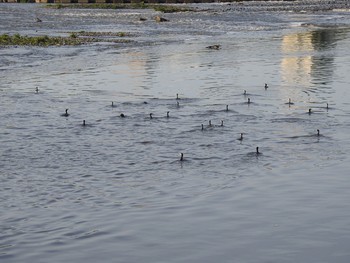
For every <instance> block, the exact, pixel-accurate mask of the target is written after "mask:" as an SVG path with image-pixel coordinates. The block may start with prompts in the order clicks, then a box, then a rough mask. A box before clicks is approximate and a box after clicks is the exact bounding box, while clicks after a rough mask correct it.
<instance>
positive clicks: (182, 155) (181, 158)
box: [180, 153, 184, 162]
mask: <svg viewBox="0 0 350 263" xmlns="http://www.w3.org/2000/svg"><path fill="white" fill-rule="evenodd" d="M183 160H184V154H183V153H181V157H180V162H182V161H183Z"/></svg>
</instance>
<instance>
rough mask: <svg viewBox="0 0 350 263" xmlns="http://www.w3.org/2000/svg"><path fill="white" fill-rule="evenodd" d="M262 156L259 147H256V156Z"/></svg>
mask: <svg viewBox="0 0 350 263" xmlns="http://www.w3.org/2000/svg"><path fill="white" fill-rule="evenodd" d="M259 154H261V152H259V147H256V155H259Z"/></svg>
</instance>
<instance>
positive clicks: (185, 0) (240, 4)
mask: <svg viewBox="0 0 350 263" xmlns="http://www.w3.org/2000/svg"><path fill="white" fill-rule="evenodd" d="M34 1H35V2H36V3H47V4H58V5H59V6H60V7H65V8H93V9H96V8H97V9H104V8H125V7H127V8H138V7H141V6H142V5H144V4H199V3H218V4H219V3H227V4H228V5H230V6H232V7H233V8H236V9H237V10H242V11H244V9H245V7H246V6H249V8H250V9H251V8H252V7H256V8H258V9H259V11H261V9H265V10H266V11H313V12H314V11H327V10H339V9H345V10H349V9H350V3H349V1H347V0H339V1H336V0H331V1H323V0H302V1H283V0H281V1H278V0H276V1H263V0H257V1H243V0H221V1H218V0H143V1H142V0H0V3H1V2H3V3H20V2H28V3H29V2H32V3H34ZM130 4H132V5H130ZM133 5H136V6H133ZM184 11H187V10H184Z"/></svg>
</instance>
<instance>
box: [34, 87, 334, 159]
mask: <svg viewBox="0 0 350 263" xmlns="http://www.w3.org/2000/svg"><path fill="white" fill-rule="evenodd" d="M264 88H265V90H267V89H268V88H269V86H268V85H267V83H265V86H264ZM35 92H36V93H39V88H38V87H36V89H35ZM243 95H247V91H246V90H244V91H243ZM179 99H180V98H179V94H176V100H179ZM144 103H147V102H144ZM250 103H251V100H250V98H248V100H247V104H250ZM286 104H288V105H294V103H293V102H292V101H291V99H289V100H288V102H287V103H286ZM111 106H112V107H115V105H114V103H113V101H112V105H111ZM179 106H180V104H179V101H177V107H179ZM326 109H327V110H328V109H329V106H328V103H327V105H326ZM226 111H229V108H228V105H226ZM169 113H170V112H169V111H167V113H166V117H167V118H169V117H170V115H169ZM308 114H310V115H311V114H312V109H311V108H309V110H308ZM61 116H62V117H68V116H69V113H68V109H66V110H65V113H63V114H61ZM120 117H121V118H125V117H126V116H125V114H124V113H121V114H120ZM149 118H150V119H152V118H153V113H150V114H149ZM82 125H83V126H86V121H85V120H83V124H82ZM220 126H221V127H223V126H224V121H223V120H222V121H221V125H220ZM201 127H202V130H204V125H203V124H202V126H201ZM208 127H212V123H211V120H209V125H208ZM316 131H317V134H316V136H318V137H319V136H321V135H320V130H319V129H317V130H316ZM238 140H240V141H242V140H243V133H241V134H240V137H239V138H238ZM255 154H256V155H260V154H261V152H260V151H259V147H256V151H255ZM180 161H181V162H182V161H184V153H180Z"/></svg>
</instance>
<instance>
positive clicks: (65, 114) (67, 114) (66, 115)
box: [61, 109, 69, 117]
mask: <svg viewBox="0 0 350 263" xmlns="http://www.w3.org/2000/svg"><path fill="white" fill-rule="evenodd" d="M61 116H62V117H68V116H69V113H68V109H66V113H63V114H61Z"/></svg>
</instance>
